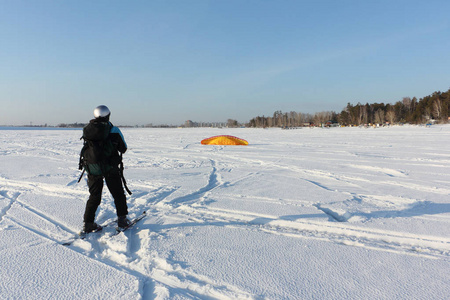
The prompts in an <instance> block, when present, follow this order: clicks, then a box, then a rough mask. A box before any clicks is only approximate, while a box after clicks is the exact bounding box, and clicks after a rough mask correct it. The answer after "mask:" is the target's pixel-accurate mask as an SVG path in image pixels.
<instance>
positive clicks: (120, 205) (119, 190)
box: [105, 169, 128, 216]
mask: <svg viewBox="0 0 450 300" xmlns="http://www.w3.org/2000/svg"><path fill="white" fill-rule="evenodd" d="M105 181H106V186H107V187H108V189H109V191H110V192H111V195H112V196H113V198H114V204H115V206H116V211H117V216H126V215H128V206H127V197H126V196H125V192H124V190H123V185H122V176H121V175H120V171H119V170H116V169H113V170H111V172H109V173H108V174H107V175H106V176H105Z"/></svg>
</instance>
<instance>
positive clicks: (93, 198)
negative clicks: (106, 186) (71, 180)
mask: <svg viewBox="0 0 450 300" xmlns="http://www.w3.org/2000/svg"><path fill="white" fill-rule="evenodd" d="M88 187H89V194H90V196H89V199H88V201H87V203H86V210H85V211H84V222H85V223H91V222H94V220H95V213H96V212H97V208H98V206H99V205H100V202H101V201H102V190H103V176H94V175H88Z"/></svg>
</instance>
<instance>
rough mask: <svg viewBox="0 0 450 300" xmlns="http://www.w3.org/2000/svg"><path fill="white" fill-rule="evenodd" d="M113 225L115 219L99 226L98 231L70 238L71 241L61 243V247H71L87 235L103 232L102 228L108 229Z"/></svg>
mask: <svg viewBox="0 0 450 300" xmlns="http://www.w3.org/2000/svg"><path fill="white" fill-rule="evenodd" d="M114 223H117V219H115V220H111V221H109V222H107V223H106V224H104V225H100V229H98V230H95V231H91V232H80V233H79V234H78V235H76V236H75V237H74V238H72V239H70V240H68V241H65V242H63V243H62V244H61V245H63V246H70V245H72V243H73V242H75V241H76V240H84V239H85V238H86V236H88V235H89V234H91V233H96V232H100V231H102V230H103V228H105V227H108V226H111V225H112V224H114Z"/></svg>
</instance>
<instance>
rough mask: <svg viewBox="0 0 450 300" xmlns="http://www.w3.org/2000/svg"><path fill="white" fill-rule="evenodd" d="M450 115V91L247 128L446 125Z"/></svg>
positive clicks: (278, 117)
mask: <svg viewBox="0 0 450 300" xmlns="http://www.w3.org/2000/svg"><path fill="white" fill-rule="evenodd" d="M449 112H450V89H449V90H448V91H447V92H444V93H441V92H434V93H433V94H432V95H430V96H426V97H424V98H422V99H420V100H417V98H415V97H414V98H412V99H411V98H409V97H404V98H403V99H402V100H401V101H398V102H396V103H395V104H384V103H373V104H369V103H366V104H361V103H358V104H356V105H352V104H350V103H348V104H347V106H346V107H345V108H344V109H343V110H342V111H341V112H340V113H336V112H333V111H325V112H319V113H315V114H304V113H298V112H294V111H291V112H289V113H283V112H281V111H276V112H275V113H274V114H273V115H272V116H267V117H266V116H262V117H260V116H258V117H255V118H253V119H251V120H250V121H249V123H248V124H247V126H248V127H299V126H308V125H316V126H320V125H323V124H328V125H330V124H336V123H339V124H340V125H343V126H359V125H368V124H399V123H411V124H425V123H428V122H430V121H432V120H434V121H435V122H438V123H447V122H448V117H449Z"/></svg>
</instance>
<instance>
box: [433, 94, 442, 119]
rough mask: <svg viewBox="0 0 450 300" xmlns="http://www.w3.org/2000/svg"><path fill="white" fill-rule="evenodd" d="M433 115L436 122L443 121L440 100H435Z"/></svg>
mask: <svg viewBox="0 0 450 300" xmlns="http://www.w3.org/2000/svg"><path fill="white" fill-rule="evenodd" d="M432 113H433V116H434V118H435V119H436V120H440V119H441V117H442V101H441V100H440V99H436V100H434V102H433V111H432Z"/></svg>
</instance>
